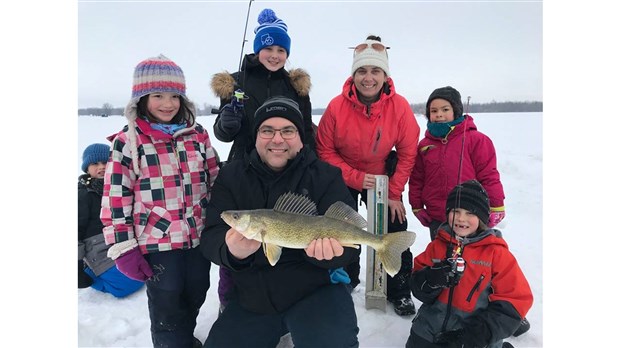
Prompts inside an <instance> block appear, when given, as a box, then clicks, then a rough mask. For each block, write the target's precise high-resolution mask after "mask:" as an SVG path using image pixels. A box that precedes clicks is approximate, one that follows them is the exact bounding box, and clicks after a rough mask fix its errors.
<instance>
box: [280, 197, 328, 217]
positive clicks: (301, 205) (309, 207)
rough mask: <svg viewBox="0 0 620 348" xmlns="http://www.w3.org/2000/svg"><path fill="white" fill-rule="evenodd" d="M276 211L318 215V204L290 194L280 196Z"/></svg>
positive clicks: (306, 198)
mask: <svg viewBox="0 0 620 348" xmlns="http://www.w3.org/2000/svg"><path fill="white" fill-rule="evenodd" d="M273 210H274V211H279V212H282V213H291V214H300V215H318V214H319V213H318V211H317V209H316V204H314V202H313V201H311V200H310V198H308V197H306V196H302V195H298V194H296V193H293V192H288V193H285V194H283V195H282V196H280V198H278V200H277V201H276V205H275V206H274V207H273Z"/></svg>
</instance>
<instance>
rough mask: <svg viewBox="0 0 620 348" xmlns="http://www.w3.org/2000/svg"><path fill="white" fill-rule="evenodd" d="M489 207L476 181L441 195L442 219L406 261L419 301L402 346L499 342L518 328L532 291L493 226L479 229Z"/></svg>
mask: <svg viewBox="0 0 620 348" xmlns="http://www.w3.org/2000/svg"><path fill="white" fill-rule="evenodd" d="M490 213H491V211H490V206H489V197H488V195H487V193H486V191H485V190H484V188H483V187H482V185H480V183H479V182H478V181H476V180H470V181H466V182H464V183H462V184H461V185H457V186H456V187H455V188H454V189H453V190H452V191H451V192H450V194H449V195H448V200H447V203H446V215H447V221H448V222H447V223H443V224H442V225H440V226H439V228H438V229H437V236H436V238H435V239H434V240H433V241H432V242H431V243H429V245H428V246H427V247H426V250H425V251H424V252H422V253H421V254H420V255H418V256H417V257H416V258H415V260H414V266H413V273H412V275H411V279H410V283H409V284H410V286H411V291H412V292H413V295H414V296H415V297H416V298H417V299H419V300H420V301H422V303H423V304H422V306H421V307H420V309H419V311H418V315H417V316H416V317H415V318H414V320H413V323H412V325H411V331H410V334H409V339H408V340H407V343H406V347H408V348H409V347H416V348H425V347H429V348H430V347H465V348H474V347H489V348H501V347H502V346H503V339H504V338H506V337H510V336H511V335H512V334H513V333H514V332H515V330H516V329H517V328H519V325H520V323H521V321H522V319H523V318H525V315H526V314H527V312H528V311H529V310H530V308H531V307H532V303H533V301H534V299H533V295H532V290H531V289H530V286H529V283H528V282H527V279H526V278H525V275H524V274H523V272H522V271H521V268H520V267H519V264H518V263H517V260H516V258H515V257H514V255H513V254H512V253H511V252H510V250H508V245H507V244H506V241H505V240H504V239H503V238H502V235H501V232H500V231H499V230H496V229H492V228H488V227H487V224H488V222H489V215H490ZM506 346H509V343H506Z"/></svg>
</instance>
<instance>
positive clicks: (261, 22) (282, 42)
mask: <svg viewBox="0 0 620 348" xmlns="http://www.w3.org/2000/svg"><path fill="white" fill-rule="evenodd" d="M287 31H288V27H287V26H286V23H284V21H282V20H281V19H280V18H278V17H276V13H275V12H273V10H272V9H270V8H266V9H264V10H262V11H261V12H260V13H259V14H258V27H256V28H255V29H254V34H256V37H255V38H254V53H256V54H258V52H260V50H262V49H263V48H265V47H268V46H273V45H278V46H280V47H282V48H284V49H285V50H286V56H287V57H288V56H290V55H291V38H290V37H289V36H288V33H287Z"/></svg>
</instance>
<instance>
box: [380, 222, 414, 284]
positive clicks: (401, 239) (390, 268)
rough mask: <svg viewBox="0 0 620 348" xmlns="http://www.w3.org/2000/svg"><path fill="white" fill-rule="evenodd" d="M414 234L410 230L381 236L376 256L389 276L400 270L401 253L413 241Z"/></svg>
mask: <svg viewBox="0 0 620 348" xmlns="http://www.w3.org/2000/svg"><path fill="white" fill-rule="evenodd" d="M415 237H416V234H415V232H410V231H401V232H392V233H388V234H384V235H382V236H381V246H380V247H378V248H377V250H376V252H377V257H378V258H379V260H380V261H381V263H382V264H383V268H384V269H385V271H386V272H387V274H389V275H390V276H392V277H393V276H395V275H396V273H398V271H399V270H400V266H401V254H402V253H403V251H405V250H407V249H408V248H409V247H410V246H411V245H412V244H413V242H415Z"/></svg>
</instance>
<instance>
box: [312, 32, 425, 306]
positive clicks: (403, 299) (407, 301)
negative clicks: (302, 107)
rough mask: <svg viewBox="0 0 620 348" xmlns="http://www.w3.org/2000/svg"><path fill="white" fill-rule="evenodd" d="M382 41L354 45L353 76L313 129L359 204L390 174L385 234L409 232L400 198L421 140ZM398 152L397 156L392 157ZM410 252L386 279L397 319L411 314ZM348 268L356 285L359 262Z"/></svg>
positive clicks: (321, 155)
mask: <svg viewBox="0 0 620 348" xmlns="http://www.w3.org/2000/svg"><path fill="white" fill-rule="evenodd" d="M388 48H389V47H386V46H385V45H384V44H383V43H381V38H380V37H378V36H369V37H368V38H367V39H366V40H365V41H364V42H363V43H361V44H359V45H357V46H356V47H355V51H354V53H353V66H352V69H351V75H352V76H351V77H349V78H348V79H347V81H346V82H345V83H344V86H343V88H342V93H341V94H340V95H338V96H336V97H335V98H334V99H332V100H331V102H330V103H329V105H328V106H327V109H326V110H325V112H324V113H323V116H322V117H321V121H320V123H319V126H318V130H317V137H316V144H317V146H316V149H317V153H318V155H319V158H320V159H322V160H324V161H326V162H328V163H330V164H332V165H334V166H336V167H338V168H340V169H341V170H342V175H343V177H344V181H345V183H346V184H347V186H348V187H349V190H350V191H351V195H352V196H353V198H354V199H355V200H356V201H357V199H358V196H359V195H361V198H362V201H364V202H366V190H368V189H371V188H374V185H375V175H385V174H388V175H389V176H390V180H389V194H388V206H389V212H388V214H389V220H388V233H389V232H397V231H403V230H406V229H407V220H406V212H405V207H404V205H403V202H402V199H401V196H402V193H403V191H404V188H405V184H406V183H407V180H408V178H409V175H410V173H411V169H412V168H413V164H414V162H415V156H416V145H417V143H418V139H419V136H420V127H419V126H418V124H417V122H416V120H415V118H414V115H413V111H412V110H411V106H410V104H409V102H408V101H407V100H406V99H405V98H404V97H402V96H401V95H399V94H397V93H396V91H395V89H394V82H393V81H392V78H391V77H390V70H389V67H388V56H387V49H388ZM392 149H396V157H397V160H396V157H394V156H393V155H390V153H392V152H393V151H392ZM412 259H413V257H412V255H411V252H410V251H409V250H406V251H405V252H403V254H402V267H401V272H398V274H396V276H394V277H393V278H392V277H389V276H388V281H387V297H388V300H389V301H390V302H392V303H393V304H394V310H395V311H396V313H397V314H399V315H403V316H404V315H411V314H414V313H415V306H414V304H413V301H412V299H411V291H410V290H409V287H408V285H407V284H408V279H409V273H410V272H409V270H410V269H411V266H412V262H413V261H412ZM354 265H355V266H354V267H350V268H348V269H347V272H348V274H349V277H350V278H351V285H352V286H354V287H355V286H356V285H357V284H359V262H357V263H355V264H354Z"/></svg>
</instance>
